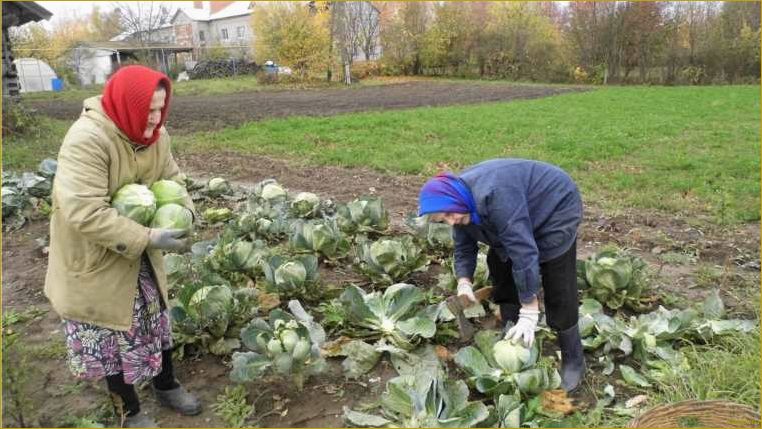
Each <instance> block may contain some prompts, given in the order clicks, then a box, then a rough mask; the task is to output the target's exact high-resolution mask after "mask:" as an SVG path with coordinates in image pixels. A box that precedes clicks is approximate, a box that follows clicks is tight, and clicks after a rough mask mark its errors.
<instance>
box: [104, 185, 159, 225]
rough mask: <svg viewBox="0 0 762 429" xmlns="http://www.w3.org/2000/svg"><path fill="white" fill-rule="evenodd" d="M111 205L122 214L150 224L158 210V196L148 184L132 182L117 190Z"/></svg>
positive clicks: (144, 223) (140, 222) (143, 223)
mask: <svg viewBox="0 0 762 429" xmlns="http://www.w3.org/2000/svg"><path fill="white" fill-rule="evenodd" d="M111 206H112V207H114V208H115V209H116V211H117V212H119V214H120V215H122V216H125V217H128V218H130V219H132V220H134V221H135V222H137V223H139V224H141V225H145V226H148V224H149V223H150V222H151V219H153V215H154V213H155V212H156V197H155V196H154V195H153V192H151V190H150V189H148V187H147V186H145V185H139V184H137V183H132V184H129V185H124V186H122V187H121V188H120V189H119V190H118V191H116V194H114V197H113V198H112V199H111Z"/></svg>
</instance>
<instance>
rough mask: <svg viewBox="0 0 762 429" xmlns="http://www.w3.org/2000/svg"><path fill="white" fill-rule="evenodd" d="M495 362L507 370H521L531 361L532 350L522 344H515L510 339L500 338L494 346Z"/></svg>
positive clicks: (509, 371) (511, 371)
mask: <svg viewBox="0 0 762 429" xmlns="http://www.w3.org/2000/svg"><path fill="white" fill-rule="evenodd" d="M492 350H493V352H494V356H495V362H496V363H497V364H498V366H500V368H502V369H503V370H504V371H505V372H508V373H514V372H519V371H521V370H522V369H523V368H524V367H525V366H527V364H530V363H531V360H532V351H531V349H530V348H529V347H524V346H523V345H522V344H519V343H516V344H514V343H513V342H512V341H509V340H500V341H498V342H496V343H495V346H494V347H493V349H492Z"/></svg>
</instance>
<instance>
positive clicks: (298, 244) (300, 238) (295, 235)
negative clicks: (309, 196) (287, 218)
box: [289, 220, 349, 259]
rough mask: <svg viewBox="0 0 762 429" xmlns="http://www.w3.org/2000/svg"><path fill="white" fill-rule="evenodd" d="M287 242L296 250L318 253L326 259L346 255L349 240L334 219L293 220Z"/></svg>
mask: <svg viewBox="0 0 762 429" xmlns="http://www.w3.org/2000/svg"><path fill="white" fill-rule="evenodd" d="M291 227H292V232H291V237H290V239H289V242H290V244H291V247H292V248H293V249H294V250H295V251H297V252H310V253H319V254H320V255H322V256H324V257H325V258H328V259H337V258H341V257H343V256H346V255H347V253H348V252H349V241H347V239H346V238H345V237H344V234H343V233H342V232H341V230H340V229H339V227H338V226H337V224H336V221H335V220H323V221H311V222H295V223H294V224H292V225H291Z"/></svg>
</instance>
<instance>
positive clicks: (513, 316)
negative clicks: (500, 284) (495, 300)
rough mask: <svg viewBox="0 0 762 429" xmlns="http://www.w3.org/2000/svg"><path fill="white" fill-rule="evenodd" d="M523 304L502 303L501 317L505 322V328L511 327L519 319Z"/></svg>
mask: <svg viewBox="0 0 762 429" xmlns="http://www.w3.org/2000/svg"><path fill="white" fill-rule="evenodd" d="M519 310H521V306H520V305H517V304H508V303H504V302H501V303H500V319H501V320H502V322H503V330H506V329H509V328H510V327H511V326H513V325H515V324H516V322H517V321H518V320H519Z"/></svg>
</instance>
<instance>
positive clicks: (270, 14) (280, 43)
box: [252, 2, 331, 80]
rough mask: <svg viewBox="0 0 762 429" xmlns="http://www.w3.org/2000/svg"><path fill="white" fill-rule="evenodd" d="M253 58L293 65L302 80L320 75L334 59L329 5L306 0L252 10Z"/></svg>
mask: <svg viewBox="0 0 762 429" xmlns="http://www.w3.org/2000/svg"><path fill="white" fill-rule="evenodd" d="M252 19H253V26H252V27H253V30H254V34H256V35H257V37H256V39H255V42H254V58H255V60H256V61H257V62H258V63H260V64H262V63H264V62H265V61H268V60H272V61H274V62H276V63H278V64H279V65H281V66H288V67H290V68H291V69H292V70H293V72H294V73H295V74H296V75H297V76H298V77H299V78H301V79H303V80H304V79H310V78H314V77H317V75H318V73H323V72H325V70H326V69H327V67H328V64H329V62H330V61H331V58H330V56H329V51H330V50H329V47H330V25H329V20H330V15H329V11H327V8H324V7H310V5H308V4H306V3H301V2H299V3H292V2H288V3H286V2H283V3H281V2H273V3H259V4H258V5H257V7H256V8H255V10H254V13H253V18H252Z"/></svg>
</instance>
